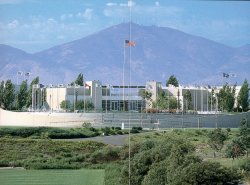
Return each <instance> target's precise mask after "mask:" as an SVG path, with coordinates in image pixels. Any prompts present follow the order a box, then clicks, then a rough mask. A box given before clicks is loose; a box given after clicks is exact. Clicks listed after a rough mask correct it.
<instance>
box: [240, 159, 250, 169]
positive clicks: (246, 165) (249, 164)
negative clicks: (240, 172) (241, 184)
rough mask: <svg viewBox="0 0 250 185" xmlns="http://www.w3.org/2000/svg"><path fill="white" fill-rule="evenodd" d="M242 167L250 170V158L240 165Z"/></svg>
mask: <svg viewBox="0 0 250 185" xmlns="http://www.w3.org/2000/svg"><path fill="white" fill-rule="evenodd" d="M240 168H242V169H244V170H245V171H247V172H250V159H246V160H244V163H243V164H242V165H240Z"/></svg>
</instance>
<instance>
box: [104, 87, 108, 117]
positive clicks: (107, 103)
mask: <svg viewBox="0 0 250 185" xmlns="http://www.w3.org/2000/svg"><path fill="white" fill-rule="evenodd" d="M105 107H106V114H107V112H108V110H107V109H108V85H106V106H105Z"/></svg>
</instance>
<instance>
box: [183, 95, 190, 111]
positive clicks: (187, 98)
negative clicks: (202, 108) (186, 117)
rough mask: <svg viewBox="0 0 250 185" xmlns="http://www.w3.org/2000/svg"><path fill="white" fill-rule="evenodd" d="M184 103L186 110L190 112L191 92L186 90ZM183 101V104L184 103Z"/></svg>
mask: <svg viewBox="0 0 250 185" xmlns="http://www.w3.org/2000/svg"><path fill="white" fill-rule="evenodd" d="M184 101H185V102H186V103H185V104H186V106H185V107H186V109H187V110H191V109H192V104H191V103H192V95H191V92H190V90H187V91H186V92H185V93H184ZM184 101H183V103H184Z"/></svg>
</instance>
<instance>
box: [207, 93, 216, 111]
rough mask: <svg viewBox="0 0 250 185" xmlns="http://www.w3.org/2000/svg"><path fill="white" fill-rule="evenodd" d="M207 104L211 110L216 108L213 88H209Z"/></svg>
mask: <svg viewBox="0 0 250 185" xmlns="http://www.w3.org/2000/svg"><path fill="white" fill-rule="evenodd" d="M208 104H209V107H210V109H211V111H212V110H213V109H215V108H216V96H215V93H214V89H212V90H211V94H210V95H209V98H208Z"/></svg>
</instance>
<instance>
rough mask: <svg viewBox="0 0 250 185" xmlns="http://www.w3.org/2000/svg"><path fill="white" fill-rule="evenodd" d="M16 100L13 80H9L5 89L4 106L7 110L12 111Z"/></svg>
mask: <svg viewBox="0 0 250 185" xmlns="http://www.w3.org/2000/svg"><path fill="white" fill-rule="evenodd" d="M14 100H15V87H14V85H13V84H12V82H11V80H7V81H6V83H5V87H4V89H3V106H4V108H5V109H7V110H10V109H12V107H13V102H14Z"/></svg>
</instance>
